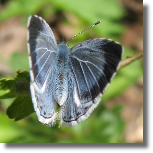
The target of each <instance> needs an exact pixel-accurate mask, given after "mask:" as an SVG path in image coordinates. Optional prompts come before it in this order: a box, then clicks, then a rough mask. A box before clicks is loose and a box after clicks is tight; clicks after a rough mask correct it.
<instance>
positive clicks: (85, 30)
mask: <svg viewBox="0 0 153 153" xmlns="http://www.w3.org/2000/svg"><path fill="white" fill-rule="evenodd" d="M100 22H101V21H97V22H96V23H94V24H93V25H91V26H90V27H88V28H86V29H84V30H83V31H81V32H79V33H78V34H76V35H74V36H73V37H72V38H71V39H69V40H68V41H67V42H66V43H68V42H69V41H71V40H72V39H73V38H75V37H76V36H78V35H79V34H81V33H83V32H85V31H86V30H88V29H90V28H92V27H94V26H95V25H97V24H99V23H100Z"/></svg>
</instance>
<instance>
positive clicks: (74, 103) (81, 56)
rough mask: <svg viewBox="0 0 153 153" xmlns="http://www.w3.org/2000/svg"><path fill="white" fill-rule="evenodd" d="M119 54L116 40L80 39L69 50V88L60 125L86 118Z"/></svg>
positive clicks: (110, 77)
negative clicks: (81, 40) (80, 40)
mask: <svg viewBox="0 0 153 153" xmlns="http://www.w3.org/2000/svg"><path fill="white" fill-rule="evenodd" d="M121 56H122V47H121V45H120V44H119V43H116V42H114V41H112V40H108V39H102V38H100V39H93V40H87V41H84V42H82V43H79V44H78V45H76V46H74V47H73V48H72V49H71V55H70V66H71V72H72V76H71V78H72V79H71V81H69V86H71V90H70V91H69V94H70V95H69V96H68V99H67V101H66V102H65V104H64V106H63V107H62V111H61V112H62V113H61V114H62V121H61V124H64V125H66V126H69V127H71V126H74V125H77V124H78V123H80V122H81V121H83V120H85V119H86V118H88V117H89V115H90V114H91V113H92V112H93V110H94V109H95V108H96V107H97V105H98V104H99V102H100V100H101V97H102V95H103V93H104V91H105V89H106V88H107V86H108V85H109V84H110V81H111V80H112V78H113V77H114V76H115V74H116V71H117V69H118V68H119V64H120V61H121ZM72 95H73V96H72Z"/></svg>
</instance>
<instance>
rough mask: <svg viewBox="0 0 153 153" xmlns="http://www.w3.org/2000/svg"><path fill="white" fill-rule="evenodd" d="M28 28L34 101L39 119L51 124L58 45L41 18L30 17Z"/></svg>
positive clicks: (53, 113)
mask: <svg viewBox="0 0 153 153" xmlns="http://www.w3.org/2000/svg"><path fill="white" fill-rule="evenodd" d="M27 26H28V35H27V39H28V43H27V44H28V52H29V65H30V78H31V85H30V88H31V94H32V101H33V104H34V109H35V111H36V114H37V116H38V119H39V120H40V121H41V122H42V123H44V124H49V123H51V122H53V118H55V104H54V102H53V100H52V89H51V87H50V86H52V77H51V76H52V73H53V70H54V69H53V68H54V62H55V59H56V52H57V43H56V40H55V37H54V35H53V32H52V30H51V29H50V27H49V25H48V24H47V23H46V21H45V20H43V19H42V18H41V17H38V16H36V15H34V16H30V17H29V18H28V24H27ZM49 85H50V86H49Z"/></svg>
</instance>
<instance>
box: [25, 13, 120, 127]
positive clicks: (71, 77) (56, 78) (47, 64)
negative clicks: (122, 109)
mask: <svg viewBox="0 0 153 153" xmlns="http://www.w3.org/2000/svg"><path fill="white" fill-rule="evenodd" d="M27 27H28V35H27V40H28V43H27V46H28V52H29V65H30V79H31V81H30V90H31V96H32V102H33V106H34V110H35V112H36V114H37V117H38V120H39V121H40V122H42V123H43V124H48V125H54V123H55V121H56V119H60V125H65V126H67V127H71V126H75V125H77V124H79V123H80V122H82V121H83V120H85V119H87V118H88V117H89V116H90V114H91V113H92V112H93V110H94V109H95V108H96V107H97V105H98V104H99V102H100V101H101V97H102V95H103V93H104V91H105V90H106V88H107V86H108V85H109V83H110V81H111V80H112V78H113V77H114V76H115V74H116V71H117V70H118V68H119V64H120V62H121V57H122V46H121V45H120V44H119V43H117V42H114V41H112V40H110V39H105V38H95V39H90V40H86V41H83V42H81V43H79V44H77V45H75V46H74V47H72V48H71V49H69V47H68V45H67V43H65V42H60V43H59V44H57V42H56V39H55V36H54V34H53V32H52V30H51V28H50V27H49V25H48V24H47V23H46V21H45V20H44V19H42V18H41V17H39V16H37V15H33V16H30V17H29V18H28V23H27ZM57 105H59V106H60V111H59V112H58V111H57Z"/></svg>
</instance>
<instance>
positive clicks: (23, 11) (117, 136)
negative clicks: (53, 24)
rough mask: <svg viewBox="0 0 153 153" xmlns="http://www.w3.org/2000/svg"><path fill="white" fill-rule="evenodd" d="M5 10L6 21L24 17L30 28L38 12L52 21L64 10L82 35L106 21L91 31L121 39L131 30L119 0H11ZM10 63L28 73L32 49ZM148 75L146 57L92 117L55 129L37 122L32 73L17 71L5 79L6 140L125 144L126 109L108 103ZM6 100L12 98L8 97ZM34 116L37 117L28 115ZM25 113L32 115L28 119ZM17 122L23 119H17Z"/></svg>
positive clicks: (0, 138) (1, 116) (2, 130)
mask: <svg viewBox="0 0 153 153" xmlns="http://www.w3.org/2000/svg"><path fill="white" fill-rule="evenodd" d="M0 8H2V9H1V10H0V23H1V22H3V21H5V20H7V19H9V18H11V17H21V18H22V19H23V21H24V22H23V24H24V26H26V23H25V21H26V20H27V17H28V16H29V15H31V14H38V15H40V16H42V17H43V18H45V19H48V20H49V18H50V17H51V16H54V15H55V14H57V13H58V12H62V13H63V14H65V13H68V14H72V15H73V16H75V17H76V18H77V19H78V24H76V25H73V26H74V28H75V29H76V33H77V32H80V31H82V30H83V29H84V28H86V27H88V26H90V25H92V24H93V23H95V22H96V21H99V20H101V21H102V22H101V24H100V25H98V26H96V27H95V28H92V29H91V30H89V31H88V32H86V33H90V31H94V35H93V36H94V37H106V38H111V39H114V40H118V41H119V40H120V36H121V34H122V33H123V31H124V29H125V27H124V26H123V25H122V24H121V22H120V20H121V19H122V18H123V17H124V16H125V13H126V12H124V10H123V8H122V6H121V5H120V3H119V1H117V0H109V1H108V0H107V1H106V0H94V1H93V0H85V1H82V0H77V1H72V0H56V1H55V0H45V1H44V0H26V1H25V0H10V1H8V2H7V3H5V4H4V6H3V7H0ZM56 17H58V16H56ZM64 17H65V18H64V20H63V19H60V20H61V22H66V24H71V23H70V19H69V18H67V16H64ZM65 19H66V20H65ZM76 33H75V34H76ZM90 37H91V36H87V35H86V34H84V33H83V34H82V35H80V36H78V37H77V38H75V39H74V40H73V41H71V42H70V46H72V45H75V44H76V43H78V42H81V41H83V40H86V39H89V38H90ZM134 53H135V51H134V50H132V49H129V48H125V53H124V57H123V59H124V58H125V57H126V56H130V55H132V54H134ZM18 63H20V64H18ZM10 66H11V68H12V70H13V71H14V72H15V71H16V70H18V69H24V70H27V71H28V70H29V66H28V54H27V52H26V53H25V54H20V53H15V54H13V55H12V58H11V60H10ZM14 75H15V74H14ZM142 75H143V70H142V61H141V60H138V61H135V62H134V63H132V64H131V65H129V66H126V67H125V68H123V69H121V70H120V71H119V72H118V73H117V76H116V77H115V78H114V80H113V81H112V83H111V85H110V87H109V88H108V89H107V91H106V92H105V94H104V96H103V97H102V102H101V103H100V104H99V106H98V107H97V109H96V110H95V111H94V112H93V113H92V114H91V116H90V117H89V118H88V119H87V120H85V121H83V122H82V123H80V124H79V125H78V126H75V127H72V128H66V127H61V128H58V124H57V125H55V126H54V127H47V126H45V125H42V124H41V123H40V122H39V121H38V120H37V117H36V114H35V113H33V114H31V113H32V112H33V108H32V102H31V99H30V93H29V76H28V73H27V72H26V71H22V70H20V71H17V75H16V77H15V78H4V79H1V80H0V103H1V105H3V106H4V107H5V108H7V107H8V106H9V107H8V109H7V115H8V116H7V115H6V114H5V113H4V112H2V111H1V110H0V142H5V143H9V142H10V143H28V142H29V143H30V142H31V143H32V142H35V143H50V142H51V143H124V142H125V140H124V127H125V123H124V121H123V119H122V117H121V111H122V107H121V106H115V107H114V108H113V109H111V110H109V109H107V108H106V107H105V106H104V102H106V101H107V100H109V99H112V98H114V97H116V96H118V95H120V94H121V93H122V92H123V91H125V90H126V89H127V87H129V86H130V85H132V84H134V83H135V82H136V81H137V79H138V78H139V77H140V76H142ZM23 87H24V88H23ZM6 98H9V99H7V100H6ZM29 114H31V115H30V116H28V115H29ZM26 116H28V117H26ZM8 117H9V118H12V119H13V120H10V119H9V118H8ZM24 117H26V118H25V119H22V118H24ZM19 119H22V120H19ZM14 120H19V121H17V122H14Z"/></svg>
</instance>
